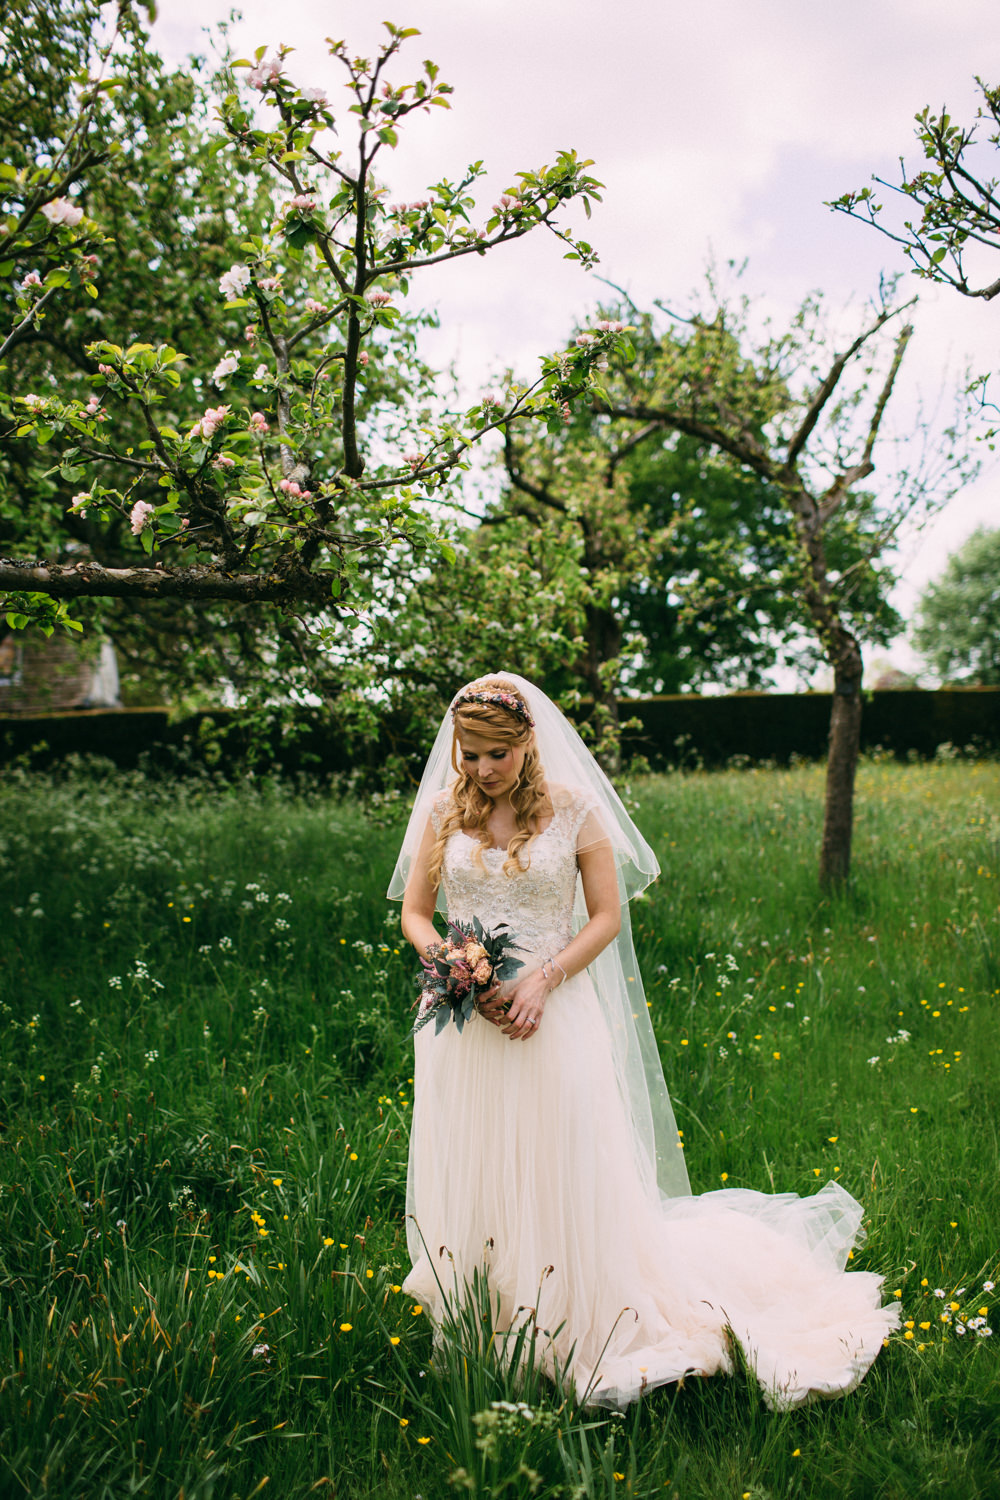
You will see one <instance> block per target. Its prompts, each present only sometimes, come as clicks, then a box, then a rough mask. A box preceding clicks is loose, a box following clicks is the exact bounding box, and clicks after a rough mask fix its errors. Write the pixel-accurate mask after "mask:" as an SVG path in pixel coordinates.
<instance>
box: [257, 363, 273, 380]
mask: <svg viewBox="0 0 1000 1500" xmlns="http://www.w3.org/2000/svg"><path fill="white" fill-rule="evenodd" d="M270 373H271V372H270V370H269V369H268V368H267V365H265V364H259V365H258V366H257V368H256V370H254V372H253V378H254V380H266V379H267V377H268V376H269V375H270Z"/></svg>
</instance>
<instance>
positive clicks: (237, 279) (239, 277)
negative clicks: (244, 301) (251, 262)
mask: <svg viewBox="0 0 1000 1500" xmlns="http://www.w3.org/2000/svg"><path fill="white" fill-rule="evenodd" d="M249 285H250V267H249V266H230V267H229V270H228V271H226V272H225V273H224V274H223V275H222V276H220V277H219V291H220V292H221V293H222V294H223V296H224V297H225V299H226V301H227V302H234V301H235V300H236V298H237V297H242V295H243V293H244V292H245V291H246V289H247V287H248V286H249Z"/></svg>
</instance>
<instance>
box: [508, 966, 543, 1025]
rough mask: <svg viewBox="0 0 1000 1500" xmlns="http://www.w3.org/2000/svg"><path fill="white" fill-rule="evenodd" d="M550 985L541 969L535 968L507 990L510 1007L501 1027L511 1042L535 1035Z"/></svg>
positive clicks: (540, 1021) (540, 1022)
mask: <svg viewBox="0 0 1000 1500" xmlns="http://www.w3.org/2000/svg"><path fill="white" fill-rule="evenodd" d="M551 987H552V986H551V985H550V983H549V981H548V979H546V977H545V975H544V974H543V973H542V971H541V969H535V970H534V972H533V973H531V974H527V975H525V977H524V978H523V979H521V980H519V981H518V983H517V984H516V985H515V986H514V987H513V989H511V990H510V991H509V992H508V994H507V999H508V1000H509V1001H510V1009H509V1010H508V1011H507V1014H506V1016H505V1018H504V1023H503V1029H504V1032H505V1034H506V1035H507V1037H509V1039H510V1040H511V1041H512V1042H520V1041H527V1040H528V1038H529V1037H533V1036H536V1035H537V1033H538V1028H539V1027H540V1025H541V1024H542V1012H543V1011H544V1010H545V1002H546V1000H547V999H548V998H549V990H550V989H551Z"/></svg>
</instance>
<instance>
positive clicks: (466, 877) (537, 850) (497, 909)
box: [432, 788, 594, 956]
mask: <svg viewBox="0 0 1000 1500" xmlns="http://www.w3.org/2000/svg"><path fill="white" fill-rule="evenodd" d="M552 796H553V808H554V810H553V818H552V821H551V822H550V823H549V825H548V827H547V828H543V829H542V831H541V833H539V834H536V835H535V837H534V838H533V839H532V841H531V843H530V844H529V845H528V846H527V848H526V849H524V850H522V852H521V860H522V864H523V862H524V860H525V859H526V858H527V859H528V860H529V861H530V863H529V864H528V867H527V869H522V870H521V873H520V874H519V875H512V876H508V875H506V874H504V869H503V866H504V861H505V860H506V858H507V851H506V849H499V848H498V849H483V848H482V846H481V845H479V844H478V841H477V840H476V839H475V838H470V837H469V835H468V834H466V833H453V834H452V835H451V837H450V838H449V840H448V843H447V845H446V846H445V852H444V867H443V871H442V876H443V881H444V891H445V898H446V900H447V903H448V915H449V917H450V918H451V919H452V921H455V922H468V921H469V920H470V919H471V918H472V917H474V916H475V917H478V918H479V920H480V921H481V922H482V923H483V925H484V926H485V927H490V928H494V927H496V926H497V924H498V923H500V922H506V923H507V925H508V927H509V928H510V930H511V932H512V934H513V935H514V937H515V939H516V941H517V942H518V944H519V946H520V947H521V948H523V949H524V950H525V951H526V952H527V953H532V954H535V955H541V956H544V955H546V954H549V953H552V952H558V951H559V949H560V948H564V947H565V946H566V944H567V943H568V942H569V939H570V937H571V936H572V923H573V902H574V898H575V896H576V881H577V874H578V865H577V858H576V847H577V838H578V836H579V832H580V829H581V827H582V826H583V823H584V820H585V819H586V816H587V814H588V813H589V812H590V811H591V810H592V808H593V806H594V803H593V801H592V799H591V798H590V797H589V796H587V795H586V794H585V793H583V792H578V791H574V790H572V789H567V788H560V789H557V790H555V791H553V794H552ZM445 801H446V799H442V800H441V801H439V802H438V803H437V804H436V805H435V808H434V812H433V814H432V820H433V823H434V826H435V828H438V827H439V826H440V818H441V816H442V813H443V811H444V805H445ZM477 849H478V851H479V852H478V856H477ZM480 860H481V861H482V863H480Z"/></svg>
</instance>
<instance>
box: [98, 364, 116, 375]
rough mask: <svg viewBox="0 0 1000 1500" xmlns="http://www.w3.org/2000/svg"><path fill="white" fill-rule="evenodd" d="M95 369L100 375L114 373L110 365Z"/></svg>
mask: <svg viewBox="0 0 1000 1500" xmlns="http://www.w3.org/2000/svg"><path fill="white" fill-rule="evenodd" d="M97 368H98V370H100V372H101V374H102V375H113V374H114V373H115V372H114V370H113V369H112V367H111V366H110V365H98V366H97Z"/></svg>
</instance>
